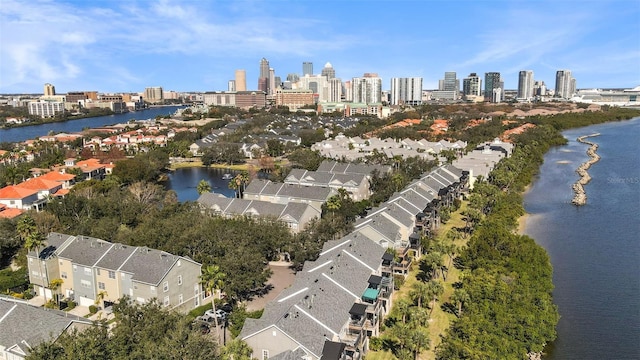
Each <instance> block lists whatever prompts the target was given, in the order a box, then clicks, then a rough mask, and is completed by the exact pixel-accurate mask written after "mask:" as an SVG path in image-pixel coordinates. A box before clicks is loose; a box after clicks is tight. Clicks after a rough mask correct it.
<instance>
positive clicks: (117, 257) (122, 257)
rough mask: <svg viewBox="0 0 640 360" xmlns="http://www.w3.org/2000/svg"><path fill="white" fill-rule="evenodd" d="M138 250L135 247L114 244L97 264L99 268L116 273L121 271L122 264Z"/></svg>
mask: <svg viewBox="0 0 640 360" xmlns="http://www.w3.org/2000/svg"><path fill="white" fill-rule="evenodd" d="M135 250H136V247H135V246H129V245H123V244H113V246H112V247H111V248H109V250H108V251H107V253H106V254H104V256H102V257H101V258H100V260H98V262H97V263H96V266H97V267H100V268H103V269H108V270H113V271H116V270H118V269H120V267H121V266H122V264H124V262H125V261H126V260H127V259H128V258H129V256H130V255H131V254H132V253H133V252H134V251H135Z"/></svg>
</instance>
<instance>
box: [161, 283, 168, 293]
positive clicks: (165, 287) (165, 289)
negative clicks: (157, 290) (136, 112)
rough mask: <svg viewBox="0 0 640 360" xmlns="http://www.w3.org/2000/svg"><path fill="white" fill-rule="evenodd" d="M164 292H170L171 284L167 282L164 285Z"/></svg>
mask: <svg viewBox="0 0 640 360" xmlns="http://www.w3.org/2000/svg"><path fill="white" fill-rule="evenodd" d="M162 291H164V292H167V291H169V282H168V281H165V282H164V284H162Z"/></svg>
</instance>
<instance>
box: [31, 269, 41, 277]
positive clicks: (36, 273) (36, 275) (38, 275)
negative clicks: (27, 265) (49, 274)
mask: <svg viewBox="0 0 640 360" xmlns="http://www.w3.org/2000/svg"><path fill="white" fill-rule="evenodd" d="M31 275H33V276H35V277H40V272H39V271H38V270H32V271H31Z"/></svg>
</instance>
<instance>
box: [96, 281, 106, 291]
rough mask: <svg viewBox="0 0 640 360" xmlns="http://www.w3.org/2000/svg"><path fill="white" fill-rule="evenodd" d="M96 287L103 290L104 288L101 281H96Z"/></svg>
mask: <svg viewBox="0 0 640 360" xmlns="http://www.w3.org/2000/svg"><path fill="white" fill-rule="evenodd" d="M98 289H100V290H104V289H105V287H104V283H103V282H98Z"/></svg>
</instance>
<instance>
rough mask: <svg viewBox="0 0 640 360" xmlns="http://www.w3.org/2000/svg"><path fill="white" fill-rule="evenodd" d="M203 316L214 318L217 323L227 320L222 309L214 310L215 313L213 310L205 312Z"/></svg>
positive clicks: (225, 313)
mask: <svg viewBox="0 0 640 360" xmlns="http://www.w3.org/2000/svg"><path fill="white" fill-rule="evenodd" d="M204 316H211V317H213V316H215V317H216V318H217V319H218V321H220V320H224V319H226V318H227V312H226V311H224V310H222V309H216V311H215V312H214V311H213V310H207V311H205V312H204Z"/></svg>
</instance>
